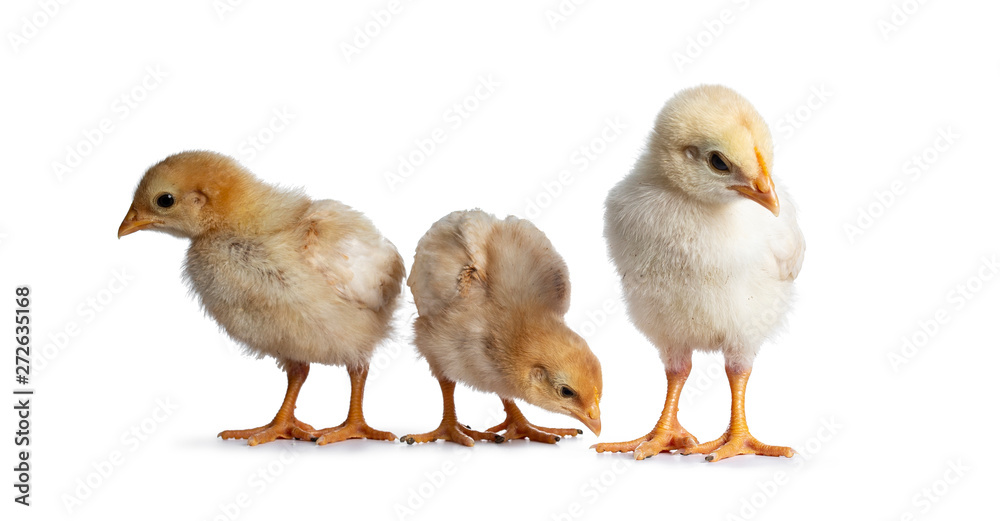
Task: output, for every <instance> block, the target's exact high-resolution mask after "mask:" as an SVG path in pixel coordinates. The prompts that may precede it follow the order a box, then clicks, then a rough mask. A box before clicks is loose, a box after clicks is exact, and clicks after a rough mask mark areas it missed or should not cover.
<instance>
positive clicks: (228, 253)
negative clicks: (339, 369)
mask: <svg viewBox="0 0 1000 521" xmlns="http://www.w3.org/2000/svg"><path fill="white" fill-rule="evenodd" d="M299 197H301V198H302V199H303V201H302V203H303V212H301V214H300V215H298V216H296V218H294V219H292V220H290V221H289V222H287V223H275V225H274V226H270V227H264V228H263V230H261V231H257V232H255V233H247V232H242V231H233V230H220V231H216V232H212V233H208V234H205V235H204V236H202V237H199V238H197V239H195V240H193V241H192V243H191V247H190V248H189V249H188V254H187V262H186V264H185V276H186V278H187V280H188V282H189V284H190V286H191V288H192V290H193V292H194V293H195V294H196V295H197V296H198V298H199V299H200V301H201V303H202V305H203V306H204V309H205V311H206V312H207V313H208V314H209V315H210V316H212V317H213V318H214V319H215V320H216V321H218V323H219V324H220V325H221V326H222V327H223V328H224V329H225V330H226V332H227V333H228V334H229V335H230V336H231V337H233V338H234V339H235V340H237V341H238V342H240V343H242V344H243V345H244V346H245V347H246V348H247V349H248V350H249V351H250V352H251V353H253V354H255V355H257V356H258V357H261V356H264V355H269V356H273V357H275V358H277V359H278V360H279V362H284V361H298V362H307V363H313V362H315V363H323V364H332V365H346V366H359V365H362V364H365V363H367V361H368V360H369V359H370V357H371V354H372V352H373V351H374V349H375V347H376V346H377V345H378V343H379V342H380V341H382V340H383V339H385V338H386V337H387V336H388V335H389V334H390V329H391V319H392V313H393V311H394V310H395V308H396V305H397V301H398V296H399V293H400V289H401V286H402V279H403V276H404V265H403V260H402V258H401V257H400V256H399V253H398V252H397V251H396V248H395V247H394V246H393V245H392V244H391V243H390V242H389V241H388V240H386V239H385V238H383V237H382V236H381V234H379V232H378V231H377V230H376V228H375V227H374V225H373V224H372V223H371V222H370V221H369V220H368V219H367V218H366V217H364V216H363V215H362V214H361V213H359V212H357V211H355V210H353V209H351V208H350V207H348V206H346V205H344V204H342V203H339V202H336V201H315V202H313V201H309V200H308V199H307V198H305V197H304V196H299Z"/></svg>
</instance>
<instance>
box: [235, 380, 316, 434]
mask: <svg viewBox="0 0 1000 521" xmlns="http://www.w3.org/2000/svg"><path fill="white" fill-rule="evenodd" d="M285 372H286V373H287V374H288V389H287V390H286V391H285V399H284V400H283V401H282V402H281V408H280V409H278V414H276V415H275V416H274V419H273V420H271V423H268V424H267V425H264V426H263V427H257V428H256V429H243V430H229V431H222V432H220V433H219V437H220V438H222V439H224V440H233V439H237V440H247V443H248V444H249V445H250V446H254V445H259V444H261V443H267V442H270V441H274V440H291V439H296V440H314V439H316V429H313V428H312V426H311V425H309V424H307V423H302V422H300V421H299V420H297V419H296V418H295V415H294V414H292V411H294V410H295V400H297V399H298V397H299V390H300V389H302V384H303V383H305V381H306V377H307V376H309V364H303V363H298V362H290V361H288V362H285Z"/></svg>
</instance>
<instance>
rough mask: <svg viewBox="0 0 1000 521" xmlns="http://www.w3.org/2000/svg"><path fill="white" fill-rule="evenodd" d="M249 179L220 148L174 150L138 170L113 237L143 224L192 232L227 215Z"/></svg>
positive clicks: (177, 233) (189, 234)
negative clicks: (139, 177) (128, 204)
mask: <svg viewBox="0 0 1000 521" xmlns="http://www.w3.org/2000/svg"><path fill="white" fill-rule="evenodd" d="M252 180H253V176H252V175H251V174H250V173H249V172H247V171H246V170H245V169H244V168H243V167H242V166H240V165H239V163H237V162H236V161H235V160H233V159H232V158H230V157H227V156H224V155H222V154H217V153H215V152H205V151H191V152H181V153H179V154H174V155H172V156H170V157H168V158H166V159H164V160H163V161H160V162H159V163H157V164H155V165H153V166H152V167H150V168H149V170H147V171H146V174H145V175H143V177H142V180H140V181H139V186H138V187H136V189H135V196H134V198H133V201H132V206H131V207H130V208H129V210H128V214H127V215H126V216H125V219H124V220H123V221H122V224H121V226H120V227H119V228H118V238H122V237H124V236H126V235H128V234H130V233H133V232H137V231H139V230H146V229H150V230H157V231H161V232H166V233H169V234H171V235H174V236H177V237H182V238H193V237H197V236H199V235H201V234H202V233H204V232H205V231H206V230H208V229H210V228H212V227H213V226H216V225H218V224H219V223H220V222H224V221H225V220H226V219H227V218H231V217H232V214H233V212H234V210H235V209H237V208H239V206H240V200H241V199H245V198H246V196H247V191H248V190H247V189H248V187H249V186H250V185H252Z"/></svg>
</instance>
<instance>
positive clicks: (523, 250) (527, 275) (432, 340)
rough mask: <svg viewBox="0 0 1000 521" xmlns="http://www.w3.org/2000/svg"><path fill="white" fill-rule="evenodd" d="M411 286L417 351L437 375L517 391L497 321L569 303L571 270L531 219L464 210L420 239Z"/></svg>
mask: <svg viewBox="0 0 1000 521" xmlns="http://www.w3.org/2000/svg"><path fill="white" fill-rule="evenodd" d="M410 271H411V272H410V276H409V278H408V279H407V284H408V285H409V286H410V289H411V291H412V292H413V299H414V301H415V303H416V305H417V311H418V312H419V317H418V318H417V321H416V324H415V327H414V328H415V331H416V338H415V343H416V347H417V350H418V351H419V352H420V354H421V355H423V356H424V358H426V359H427V362H428V364H429V365H430V367H431V371H432V372H433V373H434V375H435V376H436V377H438V378H442V377H443V378H446V379H448V380H452V381H460V382H464V383H466V384H469V385H471V386H473V387H475V388H478V389H480V390H482V391H486V392H495V393H500V394H501V395H505V396H510V395H511V394H512V393H513V391H512V390H511V389H510V385H511V384H510V383H509V382H508V381H507V380H506V379H505V378H504V376H503V373H504V370H505V369H507V368H506V367H505V364H504V360H505V359H507V358H509V357H510V356H511V354H510V353H507V352H505V349H506V348H507V346H506V345H504V344H503V343H495V342H493V341H492V338H493V336H492V335H491V327H492V326H493V325H494V324H492V320H494V319H496V318H497V317H498V316H501V315H506V314H508V313H509V312H510V310H514V309H525V310H529V309H537V306H541V307H543V308H545V309H548V310H553V311H556V312H557V313H558V314H559V315H560V316H561V315H562V314H564V313H565V312H566V310H567V309H568V308H569V274H568V270H567V268H566V263H565V262H564V261H563V259H562V257H560V256H559V255H558V254H557V253H556V252H555V250H554V249H553V248H552V244H551V243H550V242H549V240H548V239H547V238H546V237H545V235H544V234H543V233H542V232H541V231H540V230H538V229H537V228H536V227H535V226H534V225H533V224H531V223H530V222H529V221H526V220H523V219H518V218H516V217H513V216H511V217H507V218H506V219H504V220H499V219H497V218H496V217H494V216H492V215H490V214H487V213H485V212H482V211H480V210H470V211H457V212H453V213H451V214H448V215H447V216H445V217H444V218H442V219H441V220H439V221H438V222H436V223H434V225H433V226H431V228H430V230H428V232H427V233H426V234H425V235H424V236H423V237H422V238H421V239H420V242H419V243H418V244H417V251H416V255H415V257H414V261H413V268H412V269H411V270H410Z"/></svg>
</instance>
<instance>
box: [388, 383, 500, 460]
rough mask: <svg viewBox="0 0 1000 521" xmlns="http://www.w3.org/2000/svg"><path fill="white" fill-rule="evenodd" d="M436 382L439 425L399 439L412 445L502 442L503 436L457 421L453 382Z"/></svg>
mask: <svg viewBox="0 0 1000 521" xmlns="http://www.w3.org/2000/svg"><path fill="white" fill-rule="evenodd" d="M438 383H440V384H441V396H442V397H443V398H444V415H443V416H442V417H441V425H439V426H438V428H437V429H434V430H433V431H431V432H427V433H424V434H408V435H406V436H402V437H400V438H399V441H401V442H405V443H408V444H410V445H413V444H414V443H427V442H429V441H436V440H444V441H452V442H455V443H458V444H460V445H465V446H467V447H471V446H473V445H474V444H475V442H476V441H481V440H487V441H492V442H496V443H503V439H504V438H503V436H500V435H498V434H496V433H493V432H480V431H474V430H472V429H470V428H469V427H467V426H465V425H462V424H461V423H458V417H457V416H456V415H455V382H452V381H449V380H443V379H438Z"/></svg>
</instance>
